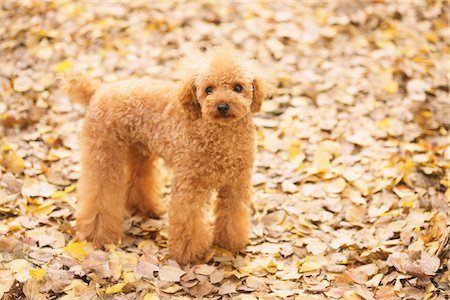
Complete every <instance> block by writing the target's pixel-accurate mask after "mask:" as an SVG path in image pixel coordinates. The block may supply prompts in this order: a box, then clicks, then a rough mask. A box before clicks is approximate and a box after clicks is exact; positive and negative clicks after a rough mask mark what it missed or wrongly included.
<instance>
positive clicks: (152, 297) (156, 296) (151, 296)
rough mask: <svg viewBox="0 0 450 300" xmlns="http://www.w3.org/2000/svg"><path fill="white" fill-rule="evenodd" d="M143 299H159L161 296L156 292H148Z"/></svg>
mask: <svg viewBox="0 0 450 300" xmlns="http://www.w3.org/2000/svg"><path fill="white" fill-rule="evenodd" d="M142 300H159V296H158V295H157V294H155V293H148V294H146V295H145V296H144V299H142Z"/></svg>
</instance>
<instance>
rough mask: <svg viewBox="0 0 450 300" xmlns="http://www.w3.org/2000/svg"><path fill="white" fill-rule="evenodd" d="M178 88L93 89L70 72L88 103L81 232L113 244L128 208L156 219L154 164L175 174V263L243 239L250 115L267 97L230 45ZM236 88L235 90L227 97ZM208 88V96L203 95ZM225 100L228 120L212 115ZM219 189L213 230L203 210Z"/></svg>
mask: <svg viewBox="0 0 450 300" xmlns="http://www.w3.org/2000/svg"><path fill="white" fill-rule="evenodd" d="M204 61H205V64H204V65H202V66H199V67H196V68H194V69H192V71H191V72H190V73H189V76H188V78H186V80H184V81H183V82H182V83H181V84H177V83H167V84H153V83H152V82H150V81H147V80H142V79H141V80H128V81H122V82H117V83H113V84H105V85H102V86H100V87H98V88H96V87H97V86H96V85H95V84H94V83H92V80H90V79H88V78H87V77H86V76H85V75H83V74H80V73H71V74H69V75H67V76H66V77H65V78H66V81H65V87H66V90H67V91H68V93H69V95H70V97H71V98H72V99H73V100H74V101H78V102H81V103H84V104H89V105H88V107H87V109H86V116H85V121H84V127H83V130H82V136H81V143H82V144H81V146H82V147H81V150H82V153H81V177H80V181H79V186H78V193H79V194H78V199H79V206H80V207H79V212H78V216H77V231H78V233H79V236H80V237H81V238H83V239H87V240H89V241H91V242H93V243H94V244H95V245H105V244H107V243H117V242H118V241H119V240H120V236H121V233H122V223H123V219H124V216H125V212H126V209H129V210H131V211H132V212H134V213H139V214H144V215H150V216H154V217H156V216H159V215H161V214H162V213H163V212H164V206H163V203H162V202H161V195H160V186H159V181H158V169H157V166H156V165H155V159H156V158H157V157H162V158H163V159H164V160H165V161H166V162H167V164H168V165H170V166H171V167H172V168H173V172H174V179H173V183H172V192H171V193H172V194H171V201H170V203H169V242H168V243H169V253H170V255H171V257H172V258H174V259H175V260H176V261H178V262H179V263H180V264H187V263H195V262H199V261H201V259H202V258H203V257H204V255H205V253H206V252H207V251H208V249H209V247H210V246H211V244H212V243H214V244H215V245H217V246H220V247H222V248H226V249H229V250H231V251H237V250H239V249H242V248H243V247H244V246H245V245H246V244H247V241H248V237H247V236H248V228H249V216H248V214H249V212H248V205H249V202H250V188H251V184H250V178H251V173H252V165H253V160H254V154H255V127H254V125H253V122H252V113H254V112H256V111H258V110H259V109H260V106H261V102H262V100H263V98H264V95H265V87H264V84H263V82H262V80H261V79H259V78H257V77H255V75H254V74H252V72H250V70H248V69H246V68H245V67H244V65H245V64H241V62H240V59H239V58H238V57H237V55H236V54H235V53H234V51H233V50H231V49H230V48H229V47H222V48H218V49H215V50H214V51H212V52H211V53H210V54H208V56H207V59H206V60H204ZM237 83H239V84H241V85H242V87H243V91H242V92H241V93H237V92H235V91H233V88H234V86H235V85H236V84H237ZM208 86H212V87H213V88H214V91H213V93H212V94H210V95H208V94H206V92H205V89H206V88H207V87H208ZM224 102H225V103H228V105H229V106H230V111H229V114H228V115H227V116H221V115H220V114H218V112H217V105H218V104H219V103H224ZM213 191H217V192H218V199H217V202H216V207H215V215H216V220H215V224H214V228H211V226H210V224H209V223H208V222H207V220H206V218H205V216H204V209H205V204H206V203H207V202H208V200H209V199H210V197H211V194H212V192H213Z"/></svg>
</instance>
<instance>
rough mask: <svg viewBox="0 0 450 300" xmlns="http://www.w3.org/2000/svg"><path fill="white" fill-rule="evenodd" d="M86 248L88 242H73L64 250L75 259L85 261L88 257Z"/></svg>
mask: <svg viewBox="0 0 450 300" xmlns="http://www.w3.org/2000/svg"><path fill="white" fill-rule="evenodd" d="M85 246H86V242H85V241H83V242H73V243H70V244H69V245H67V247H65V248H64V251H66V252H68V253H69V254H70V255H71V256H72V257H73V258H75V259H83V258H85V257H86V256H87V253H86V251H84V247H85Z"/></svg>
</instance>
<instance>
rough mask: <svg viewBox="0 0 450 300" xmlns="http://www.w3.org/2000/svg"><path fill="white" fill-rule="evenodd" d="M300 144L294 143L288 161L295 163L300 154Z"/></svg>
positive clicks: (290, 148)
mask: <svg viewBox="0 0 450 300" xmlns="http://www.w3.org/2000/svg"><path fill="white" fill-rule="evenodd" d="M299 146H300V142H298V141H297V142H293V143H292V145H291V147H289V154H288V159H289V160H290V161H293V160H294V159H295V158H296V157H297V156H298V155H299V154H300V153H301V151H300V147H299Z"/></svg>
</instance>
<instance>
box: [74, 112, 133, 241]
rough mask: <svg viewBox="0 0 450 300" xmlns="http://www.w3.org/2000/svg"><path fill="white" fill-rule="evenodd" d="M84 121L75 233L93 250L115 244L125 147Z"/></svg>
mask: <svg viewBox="0 0 450 300" xmlns="http://www.w3.org/2000/svg"><path fill="white" fill-rule="evenodd" d="M88 122H89V120H87V121H86V123H85V127H84V129H83V133H82V148H81V176H80V180H79V183H78V191H77V192H78V204H79V211H78V214H77V233H78V235H79V237H81V238H82V239H86V240H88V241H91V242H93V243H94V244H95V245H96V246H103V245H105V244H108V243H117V242H118V241H119V240H120V237H121V234H122V223H123V218H124V212H125V193H126V176H125V172H124V169H125V168H124V160H125V156H126V147H125V145H122V143H121V142H120V141H119V140H118V139H116V138H115V137H114V136H113V135H109V134H106V133H105V132H102V133H100V134H99V133H98V132H97V131H98V130H93V129H92V127H94V125H96V124H94V125H92V124H93V123H91V124H89V123H88Z"/></svg>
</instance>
